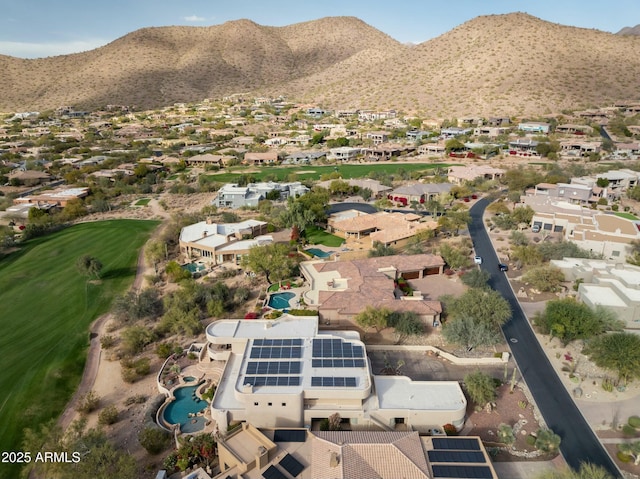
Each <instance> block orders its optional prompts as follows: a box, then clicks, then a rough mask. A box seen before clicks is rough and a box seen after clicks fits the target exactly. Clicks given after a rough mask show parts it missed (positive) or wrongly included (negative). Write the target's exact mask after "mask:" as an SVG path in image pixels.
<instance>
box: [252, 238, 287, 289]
mask: <svg viewBox="0 0 640 479" xmlns="http://www.w3.org/2000/svg"><path fill="white" fill-rule="evenodd" d="M243 265H244V266H245V267H247V268H249V269H250V270H252V271H253V272H254V273H261V274H264V276H265V278H266V280H267V282H269V283H271V282H272V281H282V280H283V279H286V278H290V277H291V276H292V275H293V271H294V268H295V262H294V260H293V259H292V258H290V257H289V247H288V246H287V245H285V244H282V243H272V244H268V245H266V246H254V247H252V248H250V249H249V253H248V254H247V255H246V256H245V257H244V258H243Z"/></svg>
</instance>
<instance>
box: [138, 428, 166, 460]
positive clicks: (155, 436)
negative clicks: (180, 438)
mask: <svg viewBox="0 0 640 479" xmlns="http://www.w3.org/2000/svg"><path fill="white" fill-rule="evenodd" d="M138 441H140V444H141V445H142V447H144V448H145V449H146V451H147V452H148V453H149V454H153V455H156V454H160V453H161V452H162V451H164V450H165V449H166V448H168V447H169V445H170V444H171V436H170V435H169V433H167V431H165V430H163V429H161V428H160V427H159V426H155V425H154V426H147V427H145V428H144V429H143V430H142V431H140V433H139V434H138Z"/></svg>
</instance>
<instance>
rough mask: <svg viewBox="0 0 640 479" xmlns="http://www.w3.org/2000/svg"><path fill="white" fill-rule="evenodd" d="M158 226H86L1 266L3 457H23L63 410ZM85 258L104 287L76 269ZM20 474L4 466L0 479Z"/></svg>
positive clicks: (26, 249)
mask: <svg viewBox="0 0 640 479" xmlns="http://www.w3.org/2000/svg"><path fill="white" fill-rule="evenodd" d="M157 225H158V222H156V221H138V220H114V221H102V222H93V223H83V224H79V225H76V226H72V227H70V228H67V229H64V230H62V231H60V232H57V233H54V234H52V235H49V236H46V237H43V238H37V239H35V240H32V241H30V242H28V243H26V244H25V245H24V246H22V248H21V249H20V250H19V251H17V252H15V253H12V254H10V255H8V256H6V257H5V258H3V259H2V260H0V305H2V309H1V310H2V314H0V418H1V420H0V451H20V450H21V448H20V445H21V436H22V431H23V429H24V428H25V427H30V428H35V427H37V426H38V425H39V424H41V423H42V422H45V421H47V420H49V419H51V418H55V417H58V416H59V415H60V413H61V412H62V411H63V409H64V407H65V405H66V404H67V402H68V401H69V399H70V398H71V396H72V394H73V392H74V391H75V389H76V387H77V386H78V383H79V381H80V378H81V376H82V371H83V368H84V363H85V359H86V353H87V346H88V344H89V333H88V328H89V325H90V324H91V322H92V321H93V320H95V319H96V318H97V317H99V316H100V315H101V314H103V313H105V312H107V311H108V310H109V308H110V306H111V303H112V301H113V299H114V297H115V296H116V295H118V294H121V293H123V292H124V291H125V290H126V289H127V288H128V287H130V286H131V284H132V283H133V280H134V278H135V273H136V263H137V257H138V252H139V250H140V247H141V246H142V245H143V244H144V243H145V242H146V240H147V238H148V237H149V235H150V233H151V232H152V231H153V229H154V228H156V226H157ZM84 254H89V255H91V256H94V257H96V258H97V259H99V260H100V262H101V263H102V264H103V268H102V271H101V274H100V279H99V280H95V281H94V280H92V281H87V278H86V277H84V276H82V275H81V274H80V273H79V271H78V269H77V268H76V260H77V258H78V257H79V256H82V255H84ZM36 452H37V451H31V453H32V455H35V453H36ZM5 468H8V469H7V471H6V472H5V471H3V469H5ZM18 470H19V467H16V468H14V466H8V465H7V464H0V471H1V472H0V477H17V475H18V472H17V471H18Z"/></svg>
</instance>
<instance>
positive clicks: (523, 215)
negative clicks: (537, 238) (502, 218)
mask: <svg viewBox="0 0 640 479" xmlns="http://www.w3.org/2000/svg"><path fill="white" fill-rule="evenodd" d="M534 214H535V211H533V208H531V206H528V205H527V206H518V207H516V208H514V209H513V211H512V212H511V217H512V218H513V220H514V221H515V222H516V223H526V224H529V223H531V220H532V219H533V215H534Z"/></svg>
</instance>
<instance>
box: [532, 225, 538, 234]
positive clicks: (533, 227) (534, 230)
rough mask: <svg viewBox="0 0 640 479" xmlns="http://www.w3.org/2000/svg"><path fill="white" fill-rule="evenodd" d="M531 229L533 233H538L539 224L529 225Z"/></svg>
mask: <svg viewBox="0 0 640 479" xmlns="http://www.w3.org/2000/svg"><path fill="white" fill-rule="evenodd" d="M531 231H533V232H534V233H540V225H533V226H532V227H531Z"/></svg>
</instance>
